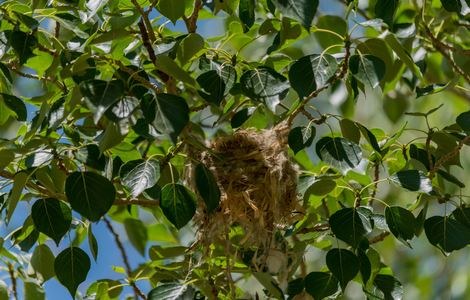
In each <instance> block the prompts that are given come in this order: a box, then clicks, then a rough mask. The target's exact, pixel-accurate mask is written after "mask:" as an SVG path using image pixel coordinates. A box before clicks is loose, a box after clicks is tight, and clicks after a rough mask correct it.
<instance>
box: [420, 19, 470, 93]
mask: <svg viewBox="0 0 470 300" xmlns="http://www.w3.org/2000/svg"><path fill="white" fill-rule="evenodd" d="M423 26H424V31H425V33H426V35H427V36H429V38H430V39H431V43H432V44H433V45H434V47H435V48H436V50H437V51H439V52H440V53H441V54H442V56H444V57H445V58H446V59H447V61H449V63H450V65H451V66H452V69H454V71H455V72H457V73H458V74H460V76H462V77H463V78H464V79H465V81H467V83H469V84H470V75H469V74H467V73H466V72H465V71H464V70H462V68H461V67H460V66H459V65H457V63H456V62H455V61H454V59H453V58H452V57H451V55H450V54H449V53H448V52H447V47H446V46H447V45H446V44H444V43H443V42H441V41H440V40H439V39H437V38H436V37H435V36H434V35H433V34H432V32H431V29H429V27H428V26H427V25H426V24H423Z"/></svg>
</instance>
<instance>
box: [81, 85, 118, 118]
mask: <svg viewBox="0 0 470 300" xmlns="http://www.w3.org/2000/svg"><path fill="white" fill-rule="evenodd" d="M80 92H81V94H82V96H83V98H84V99H85V102H86V103H87V105H88V108H89V109H90V110H91V111H93V113H94V116H93V121H94V122H95V123H98V121H99V120H100V119H101V117H102V116H103V115H104V113H105V112H106V110H108V109H109V108H110V107H111V106H112V105H113V104H114V103H116V102H118V101H119V100H120V98H121V97H122V96H123V93H124V85H123V83H122V81H120V80H112V81H104V80H98V79H93V80H87V81H84V82H81V83H80Z"/></svg>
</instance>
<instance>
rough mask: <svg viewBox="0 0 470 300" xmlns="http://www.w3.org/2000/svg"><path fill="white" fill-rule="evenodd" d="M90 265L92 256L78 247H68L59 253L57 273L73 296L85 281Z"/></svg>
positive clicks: (56, 263)
mask: <svg viewBox="0 0 470 300" xmlns="http://www.w3.org/2000/svg"><path fill="white" fill-rule="evenodd" d="M90 265H91V263H90V258H89V257H88V255H87V254H86V253H85V251H83V250H82V249H80V248H78V247H70V248H66V249H65V250H64V251H62V252H60V253H59V255H57V257H56V259H55V261H54V270H55V274H56V276H57V279H58V280H59V282H60V283H62V285H63V286H65V287H66V288H67V289H68V290H69V292H70V295H72V297H73V298H75V293H76V292H77V288H78V286H79V285H80V283H82V282H83V281H85V279H86V277H87V275H88V271H90Z"/></svg>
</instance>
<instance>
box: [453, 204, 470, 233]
mask: <svg viewBox="0 0 470 300" xmlns="http://www.w3.org/2000/svg"><path fill="white" fill-rule="evenodd" d="M451 216H452V217H453V218H454V219H455V220H457V221H458V222H460V223H462V224H463V225H465V226H467V227H468V228H470V207H457V208H456V209H455V210H454V211H453V212H452V214H451Z"/></svg>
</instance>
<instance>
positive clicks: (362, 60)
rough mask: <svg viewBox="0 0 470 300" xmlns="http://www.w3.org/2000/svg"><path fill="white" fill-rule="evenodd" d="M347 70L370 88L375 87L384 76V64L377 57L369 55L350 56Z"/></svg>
mask: <svg viewBox="0 0 470 300" xmlns="http://www.w3.org/2000/svg"><path fill="white" fill-rule="evenodd" d="M349 69H350V70H351V73H352V74H353V75H354V77H356V78H357V79H358V80H359V81H361V82H362V83H364V84H368V85H369V86H371V87H372V88H375V87H377V86H378V85H379V83H380V81H381V80H382V79H383V78H384V76H385V63H384V62H383V61H382V60H381V59H380V58H378V57H377V56H374V55H370V54H366V55H353V56H351V58H350V59H349Z"/></svg>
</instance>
